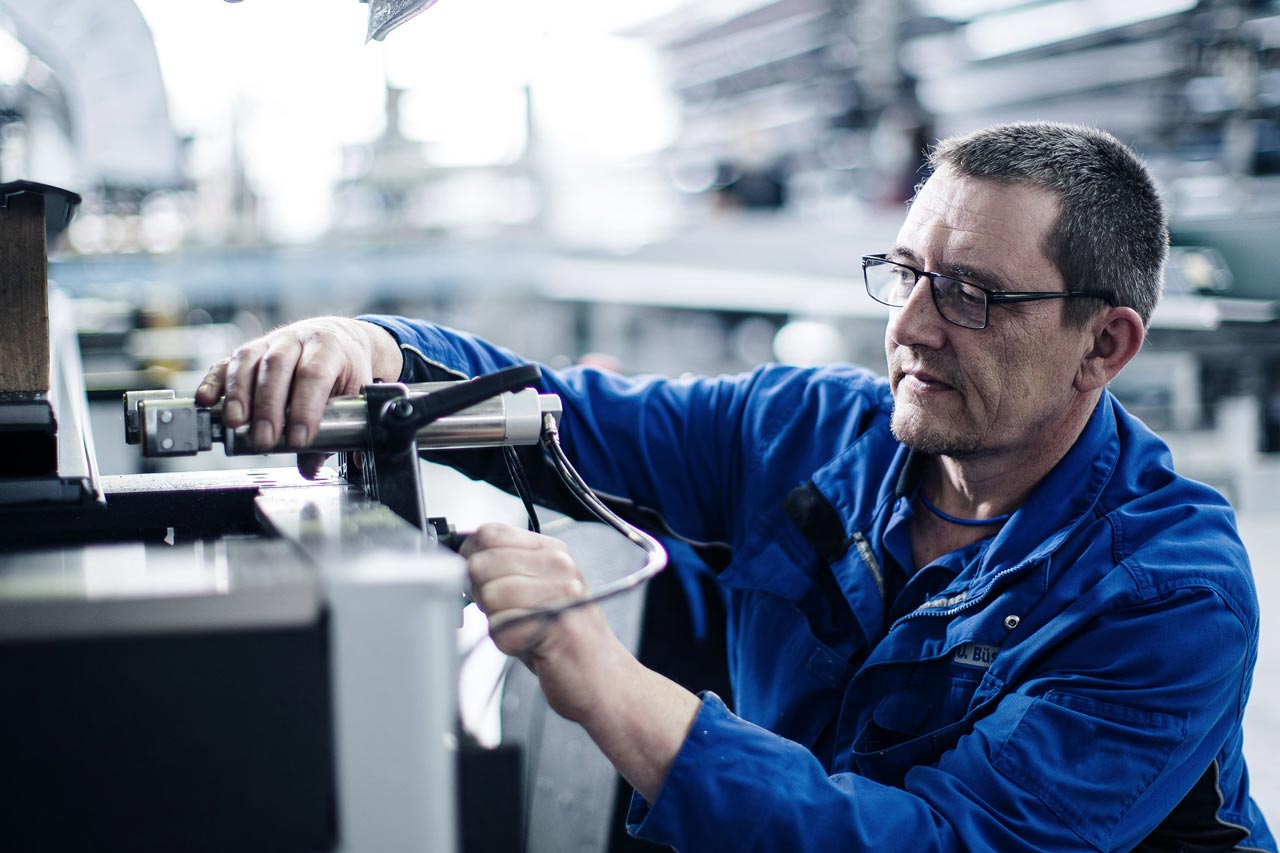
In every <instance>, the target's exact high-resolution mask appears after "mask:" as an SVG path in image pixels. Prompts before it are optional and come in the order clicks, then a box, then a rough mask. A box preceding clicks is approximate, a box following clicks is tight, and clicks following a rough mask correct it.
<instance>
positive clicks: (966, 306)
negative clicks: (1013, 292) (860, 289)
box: [865, 261, 987, 329]
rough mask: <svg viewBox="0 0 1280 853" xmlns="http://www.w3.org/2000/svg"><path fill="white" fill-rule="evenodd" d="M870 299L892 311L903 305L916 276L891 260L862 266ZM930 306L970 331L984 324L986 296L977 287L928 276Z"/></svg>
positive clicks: (908, 296) (943, 277)
mask: <svg viewBox="0 0 1280 853" xmlns="http://www.w3.org/2000/svg"><path fill="white" fill-rule="evenodd" d="M865 271H866V276H867V288H868V290H869V291H870V293H871V296H872V297H874V298H875V299H877V300H879V301H880V302H883V303H885V304H886V305H890V306H892V307H894V308H901V307H902V306H903V305H906V304H907V299H909V298H910V297H911V291H912V290H913V289H914V288H915V286H916V281H917V274H916V272H915V270H913V269H911V268H910V267H905V266H902V265H901V264H895V263H893V262H892V261H880V262H878V263H868V264H867V265H866V267H865ZM930 285H931V289H932V291H933V304H934V305H936V306H937V308H938V313H939V314H941V315H942V316H943V318H944V319H946V320H949V321H950V322H952V323H955V324H956V325H957V326H965V327H966V328H971V329H980V328H982V327H983V326H985V325H986V323H987V294H986V293H985V292H983V291H982V290H981V289H980V288H977V287H974V286H973V285H970V284H966V283H965V282H963V281H959V280H957V279H954V278H950V277H948V276H945V275H937V274H934V275H932V276H930Z"/></svg>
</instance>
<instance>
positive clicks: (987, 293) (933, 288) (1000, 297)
mask: <svg viewBox="0 0 1280 853" xmlns="http://www.w3.org/2000/svg"><path fill="white" fill-rule="evenodd" d="M886 265H887V266H895V267H901V268H902V269H904V270H908V271H910V272H911V273H913V274H914V275H915V277H916V278H915V280H916V283H919V281H920V279H921V278H922V277H923V278H927V279H928V280H929V295H930V296H931V297H932V298H933V307H934V308H936V309H937V311H938V316H939V317H941V318H942V319H944V320H946V321H947V322H948V323H950V324H951V325H953V326H959V327H960V328H962V329H973V330H975V331H981V330H982V329H985V328H987V326H989V325H991V306H992V305H1003V304H1008V303H1012V302H1037V301H1039V300H1041V299H1072V298H1074V297H1087V296H1092V297H1094V298H1096V299H1101V300H1102V301H1104V302H1106V303H1107V304H1108V305H1110V306H1111V307H1112V308H1115V307H1116V306H1117V305H1118V304H1119V303H1118V302H1117V301H1116V295H1115V294H1114V293H1112V292H1111V291H1109V290H992V289H991V288H989V287H983V286H982V285H980V284H974V283H973V282H971V281H965V280H964V279H962V278H956V277H955V276H953V275H946V274H944V273H937V272H925V271H924V270H918V269H916V268H915V267H913V266H910V265H908V264H904V263H901V262H899V261H891V260H889V256H888V255H885V254H880V255H863V256H862V283H863V284H864V285H865V286H866V289H867V295H868V296H870V297H871V298H872V299H874V300H875V301H876V302H879V303H880V304H881V305H888V306H889V307H890V308H901V307H902V305H894V304H893V303H891V302H885V301H884V300H883V299H881V298H880V297H878V296H876V295H875V294H874V293H872V292H871V279H870V278H868V277H867V268H868V267H871V266H886ZM938 278H945V279H947V280H949V281H954V282H958V283H960V284H963V285H964V286H966V287H972V288H974V289H975V290H980V291H982V294H983V297H984V300H985V304H984V305H983V316H982V325H981V326H967V325H965V324H964V323H957V322H956V321H955V320H953V319H951V318H950V317H948V316H947V315H946V312H944V311H943V310H942V306H941V305H939V304H938V283H937V281H935V279H938ZM904 304H905V303H904Z"/></svg>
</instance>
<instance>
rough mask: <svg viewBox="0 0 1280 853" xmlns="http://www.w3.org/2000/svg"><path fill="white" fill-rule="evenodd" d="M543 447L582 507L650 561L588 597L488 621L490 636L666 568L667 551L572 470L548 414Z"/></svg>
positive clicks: (616, 591) (611, 593)
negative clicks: (642, 552) (641, 550)
mask: <svg viewBox="0 0 1280 853" xmlns="http://www.w3.org/2000/svg"><path fill="white" fill-rule="evenodd" d="M542 446H543V448H544V449H545V450H546V451H547V454H548V456H550V458H551V464H552V465H553V466H554V467H555V469H556V473H557V474H559V475H560V479H561V480H563V481H564V484H565V485H566V486H568V487H569V490H570V491H571V492H573V494H574V497H576V498H577V499H578V500H579V501H580V502H581V503H582V505H583V506H584V507H586V508H587V509H588V510H589V511H590V512H591V514H592V515H594V516H595V517H596V518H598V519H599V520H600V521H602V522H604V523H605V524H607V525H609V526H610V527H612V528H613V529H614V530H616V531H618V532H619V533H621V534H622V535H623V536H625V537H626V538H627V539H629V540H631V541H632V542H634V543H635V544H636V545H637V546H639V547H640V548H641V549H643V550H644V552H645V553H646V554H648V556H649V559H648V560H646V561H645V564H644V565H643V566H641V567H640V568H638V569H636V570H635V571H634V572H631V573H630V574H627V575H624V576H622V577H620V578H618V579H617V580H613V581H610V582H608V583H605V584H601V585H600V586H599V587H597V588H596V589H595V591H594V592H591V593H590V594H588V595H584V596H581V597H579V598H570V599H565V600H564V601H553V602H551V603H550V604H545V605H542V606H541V607H535V608H532V609H529V610H522V611H507V613H504V614H500V615H499V616H498V617H497V618H495V619H490V620H489V636H490V637H493V636H494V635H495V634H497V633H499V632H501V631H505V630H507V629H509V628H512V627H514V626H516V625H523V624H525V623H528V622H533V621H546V622H548V623H549V622H550V621H551V620H554V619H556V618H557V617H559V616H560V614H562V613H567V612H568V611H570V610H576V609H577V608H579V607H585V606H586V605H588V604H596V603H598V602H601V601H606V600H608V599H610V598H614V597H616V596H619V595H621V594H622V593H624V592H628V591H630V590H632V589H635V588H636V587H638V586H640V585H641V584H643V583H645V582H646V581H648V580H649V579H650V578H652V577H653V576H654V575H656V574H657V573H658V572H660V571H662V570H663V569H664V568H666V565H667V552H666V549H665V548H663V547H662V543H660V542H659V541H658V540H657V539H654V538H653V537H652V536H650V535H649V534H648V533H645V532H644V531H643V530H641V529H639V528H638V527H634V526H632V525H631V524H628V523H627V522H626V521H625V520H623V519H622V518H620V517H619V516H618V515H616V514H615V513H614V512H613V511H612V510H610V509H609V508H608V507H607V506H605V505H604V504H603V503H602V502H601V501H600V499H599V498H597V497H596V495H595V492H593V491H591V487H590V486H588V485H587V484H586V482H584V481H583V479H582V477H581V475H579V474H578V472H577V471H575V470H574V468H573V465H572V464H570V462H569V458H568V457H567V456H565V453H564V450H563V449H562V448H561V447H560V431H559V429H558V428H557V426H556V419H555V417H554V416H553V415H551V414H550V413H546V414H544V415H543V416H542ZM541 639H542V632H539V633H538V636H536V637H535V638H534V640H533V641H531V642H530V643H528V644H527V645H526V647H525V648H523V649H521V650H520V651H519V652H518V653H517V654H516V655H515V657H519V658H524V657H525V656H526V655H527V654H528V653H529V651H530V650H531V649H532V648H533V647H534V646H536V645H537V644H538V642H539V641H540V640H541Z"/></svg>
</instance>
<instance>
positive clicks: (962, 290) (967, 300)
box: [954, 284, 987, 307]
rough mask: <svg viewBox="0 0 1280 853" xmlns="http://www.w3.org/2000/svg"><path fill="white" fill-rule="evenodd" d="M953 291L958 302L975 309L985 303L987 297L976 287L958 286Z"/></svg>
mask: <svg viewBox="0 0 1280 853" xmlns="http://www.w3.org/2000/svg"><path fill="white" fill-rule="evenodd" d="M954 290H955V293H956V297H957V299H958V301H960V302H963V303H964V304H965V305H972V306H975V307H977V306H979V305H982V304H984V303H985V302H986V301H987V295H986V294H985V293H983V292H982V291H981V290H979V289H978V288H976V287H970V286H969V285H967V284H960V285H959V286H958V287H956V288H955V289H954Z"/></svg>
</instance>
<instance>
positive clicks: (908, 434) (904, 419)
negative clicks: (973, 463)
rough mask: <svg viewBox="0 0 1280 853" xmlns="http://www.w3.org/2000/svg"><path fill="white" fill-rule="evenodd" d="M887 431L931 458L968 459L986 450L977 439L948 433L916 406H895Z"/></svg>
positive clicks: (944, 427)
mask: <svg viewBox="0 0 1280 853" xmlns="http://www.w3.org/2000/svg"><path fill="white" fill-rule="evenodd" d="M889 428H890V430H891V431H892V432H893V437H894V438H896V439H897V440H898V442H899V443H900V444H903V445H904V446H906V447H908V448H910V449H911V450H915V451H917V452H919V453H927V454H929V455H930V456H948V457H951V458H952V459H970V458H973V457H976V456H981V455H982V452H983V451H984V450H985V448H984V447H983V446H982V442H981V440H980V439H979V438H978V437H977V436H974V435H956V434H953V433H951V432H950V431H949V430H948V429H947V425H945V424H941V423H938V419H937V418H933V417H930V416H929V415H928V414H927V413H926V412H924V411H922V410H921V409H920V407H919V406H908V407H903V406H899V405H895V406H894V407H893V418H892V420H890V422H889Z"/></svg>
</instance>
